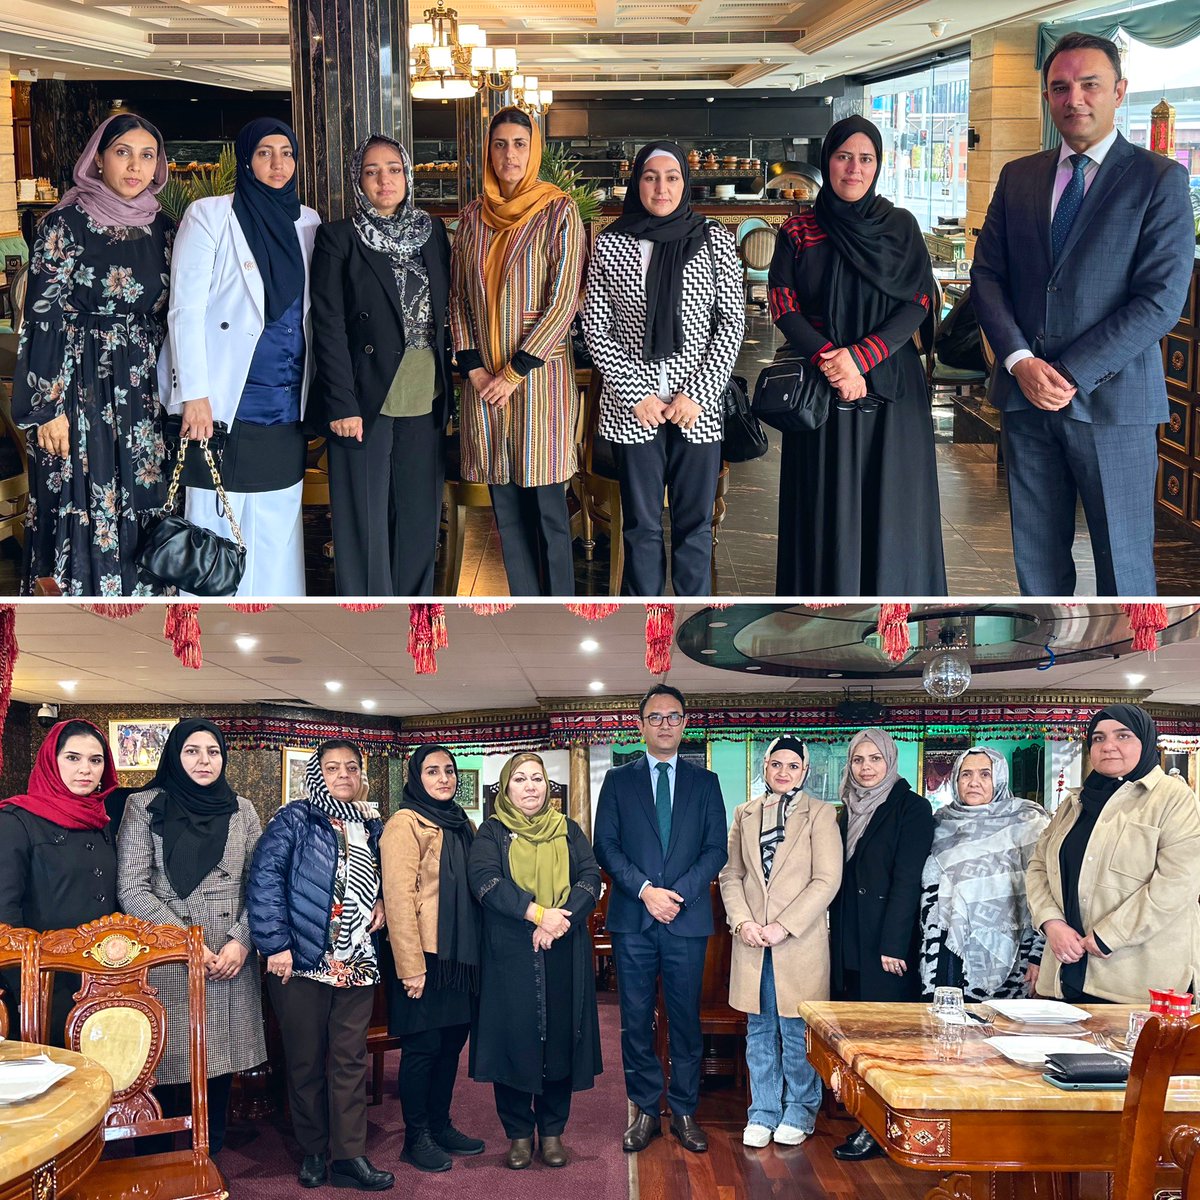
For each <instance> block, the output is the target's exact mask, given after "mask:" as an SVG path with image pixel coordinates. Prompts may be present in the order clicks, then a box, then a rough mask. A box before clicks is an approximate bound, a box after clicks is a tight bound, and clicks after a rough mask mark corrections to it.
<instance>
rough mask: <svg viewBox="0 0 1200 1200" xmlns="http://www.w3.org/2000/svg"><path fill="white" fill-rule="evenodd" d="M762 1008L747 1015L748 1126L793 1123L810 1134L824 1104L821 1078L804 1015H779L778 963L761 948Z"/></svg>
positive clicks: (759, 1004) (759, 996) (773, 1126)
mask: <svg viewBox="0 0 1200 1200" xmlns="http://www.w3.org/2000/svg"><path fill="white" fill-rule="evenodd" d="M758 1006H759V1011H758V1012H757V1013H747V1014H746V1068H747V1070H748V1071H749V1072H750V1112H749V1116H748V1118H747V1124H749V1125H765V1126H766V1127H767V1128H768V1129H777V1128H778V1127H779V1126H780V1125H791V1126H794V1127H795V1128H796V1129H803V1130H804V1132H805V1133H812V1131H813V1129H814V1127H815V1126H816V1122H817V1109H819V1108H820V1107H821V1078H820V1076H819V1075H818V1074H817V1072H816V1069H815V1068H814V1067H813V1065H812V1063H810V1062H809V1061H808V1056H807V1054H806V1053H805V1051H804V1018H803V1017H781V1016H780V1015H779V1007H778V1005H777V1004H776V1003H775V968H774V966H773V965H772V963H771V951H770V950H764V951H763V963H762V979H761V982H760V984H759V994H758Z"/></svg>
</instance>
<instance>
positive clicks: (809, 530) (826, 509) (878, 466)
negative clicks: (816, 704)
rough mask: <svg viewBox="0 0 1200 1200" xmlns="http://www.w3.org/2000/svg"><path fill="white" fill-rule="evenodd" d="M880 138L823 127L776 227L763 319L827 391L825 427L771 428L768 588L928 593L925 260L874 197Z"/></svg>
mask: <svg viewBox="0 0 1200 1200" xmlns="http://www.w3.org/2000/svg"><path fill="white" fill-rule="evenodd" d="M882 153H883V144H882V140H881V138H880V134H879V130H878V129H876V127H875V126H874V125H873V124H872V123H871V122H870V121H868V120H866V118H864V117H859V116H853V117H847V118H846V119H845V120H842V121H838V122H837V124H835V125H834V126H833V128H832V129H831V130H830V131H829V133H828V134H826V136H825V143H824V146H823V147H822V150H821V174H822V176H823V177H824V179H825V185H824V186H823V187H822V188H821V191H820V193H819V194H818V196H817V200H816V203H815V204H814V205H813V207H812V208H806V209H805V210H804V211H803V212H801V213H798V214H797V215H796V216H794V217H792V218H791V219H790V220H789V221H788V222H787V223H786V224H785V225H784V226H783V228H782V229H781V230H780V233H779V240H778V241H777V242H776V245H775V257H774V259H773V260H772V262H771V272H770V280H769V292H770V301H771V317H772V319H773V320H774V322H775V324H776V326H777V327H778V328H779V331H780V333H782V334H783V335H784V337H785V338H786V339H787V345H786V346H785V347H783V348H782V349H781V350H780V352H779V354H780V356H781V357H787V358H802V359H807V360H809V361H810V362H811V363H813V364H814V366H815V367H817V368H819V369H820V370H821V371H823V372H824V374H825V376H826V378H827V379H828V380H829V382H830V384H831V385H832V386H833V388H834V389H835V391H836V393H837V402H836V403H834V404H831V405H830V412H829V417H828V419H827V420H826V421H825V423H824V424H823V425H822V426H821V427H820V428H819V429H816V430H813V431H812V432H809V433H785V434H784V435H783V463H782V466H781V467H780V478H779V546H778V562H777V565H776V572H775V589H776V591H777V592H778V594H779V595H781V596H784V595H787V596H792V595H829V596H872V595H884V594H890V593H893V592H894V593H895V594H896V595H924V596H934V595H936V596H942V595H945V593H946V568H945V562H944V559H943V555H942V528H941V507H940V502H939V500H938V482H937V462H936V459H935V457H934V445H933V421H932V419H931V417H930V411H929V387H928V384H927V382H926V378H925V370H924V368H923V367H922V365H921V359H920V355H919V354H918V352H917V348H916V346H915V345H914V343H913V340H912V336H913V334H914V333H916V332H917V330H918V329H920V330H921V336H922V338H923V339H924V340H925V344H928V337H929V335H930V333H931V329H932V318H931V314H930V308H929V305H930V297H931V296H932V295H933V293H934V284H933V269H932V265H931V263H930V260H929V252H928V251H927V250H926V248H925V242H924V240H923V239H922V237H921V231H920V229H919V228H918V227H917V222H916V220H915V219H914V218H913V216H912V214H911V213H908V212H906V211H904V210H903V209H899V208H895V207H893V205H892V204H891V203H890V202H889V201H887V200H885V199H884V198H883V197H882V196H878V195H876V193H875V188H876V185H877V184H878V182H879V167H880V157H881V155H882Z"/></svg>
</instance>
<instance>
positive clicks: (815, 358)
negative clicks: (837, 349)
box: [812, 342, 834, 363]
mask: <svg viewBox="0 0 1200 1200" xmlns="http://www.w3.org/2000/svg"><path fill="white" fill-rule="evenodd" d="M833 348H834V347H833V343H832V342H826V343H825V345H823V346H822V347H821V348H820V350H818V351H817V352H816V354H814V355H813V356H812V361H813V362H815V363H819V362H820V361H821V355H822V354H824V353H825V352H826V351H827V350H832V349H833Z"/></svg>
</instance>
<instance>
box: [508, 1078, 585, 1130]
mask: <svg viewBox="0 0 1200 1200" xmlns="http://www.w3.org/2000/svg"><path fill="white" fill-rule="evenodd" d="M492 1087H493V1088H494V1089H495V1092H496V1113H497V1115H498V1116H499V1117H500V1124H501V1125H503V1126H504V1136H505V1137H507V1138H508V1139H509V1140H510V1141H513V1140H515V1139H516V1138H530V1137H533V1131H534V1128H535V1127H536V1128H537V1131H538V1136H539V1137H561V1136H562V1132H563V1130H564V1129H566V1127H567V1118H568V1117H569V1116H570V1115H571V1081H570V1079H554V1080H550V1079H547V1080H546V1081H545V1082H544V1083H543V1084H542V1094H541V1095H540V1096H537V1095H534V1094H533V1093H532V1092H519V1091H517V1089H516V1088H510V1087H509V1086H508V1084H506V1083H493V1084H492Z"/></svg>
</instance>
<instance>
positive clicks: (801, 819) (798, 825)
mask: <svg viewBox="0 0 1200 1200" xmlns="http://www.w3.org/2000/svg"><path fill="white" fill-rule="evenodd" d="M801 796H802V798H803V800H804V803H803V804H797V805H796V808H795V811H794V812H793V813H792V815H791V816H790V817H788V819H787V824H785V825H784V827H783V842H782V843H781V844H780V847H779V849H778V850H776V851H775V861H774V863H773V864H772V866H771V874H772V875H774V874H775V873H776V872H777V871H778V870H779V869H780V867H782V866H783V864H784V863H785V862H787V860H788V857H789V856H790V855H791V853H792V848H793V847H794V846H795V844H796V843H797V842H798V841H799V840H800V836H801V835H800V831H801V830H802V829H803V828H804V826H805V825H806V824H807V823H808V814H809V807H808V806H809V799H808V797H807V796H806V795H804V793H801ZM758 861H759V869H760V870H761V869H762V855H761V854H760V855H759V856H758Z"/></svg>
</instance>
